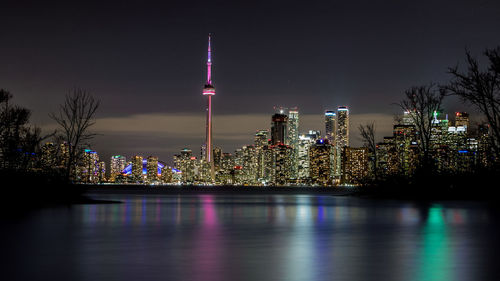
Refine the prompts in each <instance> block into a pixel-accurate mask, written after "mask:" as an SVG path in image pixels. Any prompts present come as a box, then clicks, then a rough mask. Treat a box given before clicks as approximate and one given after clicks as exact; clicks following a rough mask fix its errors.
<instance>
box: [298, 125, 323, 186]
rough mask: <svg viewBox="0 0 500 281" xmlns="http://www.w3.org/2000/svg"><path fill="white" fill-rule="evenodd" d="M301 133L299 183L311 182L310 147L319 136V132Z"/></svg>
mask: <svg viewBox="0 0 500 281" xmlns="http://www.w3.org/2000/svg"><path fill="white" fill-rule="evenodd" d="M310 133H312V134H306V135H300V136H299V145H298V153H297V154H298V155H297V162H298V169H297V170H298V173H297V179H298V181H299V183H303V184H305V183H309V182H310V173H309V148H310V147H311V145H312V144H314V143H315V142H316V139H317V138H318V137H319V134H315V133H313V131H310Z"/></svg>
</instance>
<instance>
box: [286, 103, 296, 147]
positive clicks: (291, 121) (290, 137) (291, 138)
mask: <svg viewBox="0 0 500 281" xmlns="http://www.w3.org/2000/svg"><path fill="white" fill-rule="evenodd" d="M298 141H299V111H298V110H297V108H293V109H290V110H289V111H288V124H287V137H286V140H285V144H288V145H290V146H292V147H294V145H295V146H296V145H297V142H298Z"/></svg>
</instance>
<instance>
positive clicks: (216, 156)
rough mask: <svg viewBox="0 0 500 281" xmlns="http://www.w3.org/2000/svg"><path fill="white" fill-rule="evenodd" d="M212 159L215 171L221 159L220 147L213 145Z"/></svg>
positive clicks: (218, 168)
mask: <svg viewBox="0 0 500 281" xmlns="http://www.w3.org/2000/svg"><path fill="white" fill-rule="evenodd" d="M213 160H214V166H215V171H216V172H217V171H218V170H220V166H221V161H222V149H221V148H220V147H217V146H214V149H213Z"/></svg>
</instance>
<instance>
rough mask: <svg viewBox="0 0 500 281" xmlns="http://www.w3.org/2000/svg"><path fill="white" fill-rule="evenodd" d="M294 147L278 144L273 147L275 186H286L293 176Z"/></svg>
mask: <svg viewBox="0 0 500 281" xmlns="http://www.w3.org/2000/svg"><path fill="white" fill-rule="evenodd" d="M292 151H293V149H292V147H291V146H289V145H286V144H282V143H280V144H277V145H273V146H272V152H273V155H272V157H273V158H272V162H273V169H274V173H273V174H274V179H273V182H274V184H275V185H286V184H287V183H288V182H289V180H290V176H291V165H292V163H291V159H292Z"/></svg>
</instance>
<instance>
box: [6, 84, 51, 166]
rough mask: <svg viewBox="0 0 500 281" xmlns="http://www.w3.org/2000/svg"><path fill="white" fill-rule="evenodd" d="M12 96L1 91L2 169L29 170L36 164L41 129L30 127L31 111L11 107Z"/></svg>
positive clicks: (15, 106)
mask: <svg viewBox="0 0 500 281" xmlns="http://www.w3.org/2000/svg"><path fill="white" fill-rule="evenodd" d="M12 97H13V96H12V94H11V93H10V92H8V91H6V90H4V89H0V159H1V161H0V168H4V169H18V170H27V169H28V168H29V167H32V166H33V165H34V164H35V162H36V161H35V158H36V157H35V155H36V151H37V149H38V147H39V144H40V142H41V140H42V139H43V138H42V137H40V128H38V127H36V126H30V125H29V118H30V115H31V111H30V110H29V109H26V108H24V107H21V106H17V105H11V104H10V100H11V99H12Z"/></svg>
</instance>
